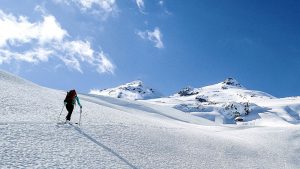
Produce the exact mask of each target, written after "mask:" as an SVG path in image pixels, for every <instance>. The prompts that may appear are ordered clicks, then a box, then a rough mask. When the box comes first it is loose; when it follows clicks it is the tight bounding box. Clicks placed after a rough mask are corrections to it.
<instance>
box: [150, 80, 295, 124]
mask: <svg viewBox="0 0 300 169" xmlns="http://www.w3.org/2000/svg"><path fill="white" fill-rule="evenodd" d="M147 102H152V103H155V104H159V105H167V106H169V107H174V108H176V109H178V110H181V111H183V112H186V113H189V114H193V115H195V116H199V117H203V118H206V119H208V120H211V121H213V122H216V123H221V124H232V123H236V122H235V119H236V118H240V119H243V124H247V125H248V124H251V125H256V126H285V125H291V124H298V123H299V119H300V118H299V113H300V109H299V106H300V98H299V97H294V98H275V97H274V96H271V95H270V94H267V93H264V92H260V91H254V90H247V89H246V88H245V87H243V86H242V85H241V84H240V83H239V82H238V81H237V80H235V79H233V78H228V79H226V80H225V81H223V82H221V83H218V84H214V85H211V86H206V87H202V88H192V87H186V88H183V89H182V90H180V91H179V92H178V93H176V94H175V95H172V96H170V97H167V98H158V99H152V100H149V101H147Z"/></svg>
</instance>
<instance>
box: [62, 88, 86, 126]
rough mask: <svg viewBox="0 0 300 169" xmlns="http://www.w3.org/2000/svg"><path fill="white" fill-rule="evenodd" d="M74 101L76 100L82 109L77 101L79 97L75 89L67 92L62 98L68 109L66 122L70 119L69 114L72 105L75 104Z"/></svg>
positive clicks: (70, 113) (72, 107)
mask: <svg viewBox="0 0 300 169" xmlns="http://www.w3.org/2000/svg"><path fill="white" fill-rule="evenodd" d="M76 101H77V103H78V105H79V106H80V109H82V105H81V104H80V101H79V98H78V96H77V93H76V91H75V89H73V90H70V91H69V92H67V96H66V98H65V100H64V105H65V106H66V108H67V110H68V115H67V116H66V122H70V120H71V115H72V112H73V110H74V105H75V104H76Z"/></svg>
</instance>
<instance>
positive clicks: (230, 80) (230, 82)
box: [222, 77, 243, 87]
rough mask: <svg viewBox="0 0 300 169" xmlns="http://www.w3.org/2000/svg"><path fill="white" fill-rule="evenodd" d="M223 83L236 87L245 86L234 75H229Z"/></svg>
mask: <svg viewBox="0 0 300 169" xmlns="http://www.w3.org/2000/svg"><path fill="white" fill-rule="evenodd" d="M222 84H225V85H228V86H236V87H243V86H242V85H241V84H240V83H239V82H238V81H237V80H235V79H234V78H232V77H229V78H227V79H225V80H224V81H223V82H222Z"/></svg>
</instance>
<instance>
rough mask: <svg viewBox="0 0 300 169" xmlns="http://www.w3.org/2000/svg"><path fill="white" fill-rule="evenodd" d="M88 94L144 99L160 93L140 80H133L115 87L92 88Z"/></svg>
mask: <svg viewBox="0 0 300 169" xmlns="http://www.w3.org/2000/svg"><path fill="white" fill-rule="evenodd" d="M90 94H95V95H101V96H110V97H115V98H125V99H129V100H146V99H154V98H159V97H161V96H162V95H161V94H160V93H159V92H158V91H156V90H155V89H153V88H150V87H146V86H145V85H144V83H143V82H142V81H141V80H135V81H132V82H130V83H126V84H124V85H120V86H118V87H115V88H109V89H104V90H98V89H93V90H91V91H90Z"/></svg>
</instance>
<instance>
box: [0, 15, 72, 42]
mask: <svg viewBox="0 0 300 169" xmlns="http://www.w3.org/2000/svg"><path fill="white" fill-rule="evenodd" d="M0 28H1V31H0V47H3V46H7V45H8V44H10V45H17V44H19V43H20V44H23V43H28V42H31V41H33V40H37V41H38V42H39V43H41V44H45V43H50V42H53V41H62V39H63V38H64V37H65V36H66V35H67V31H65V30H64V29H62V28H61V26H60V24H59V23H58V22H57V21H56V19H55V17H54V16H51V15H49V16H44V17H43V21H42V22H37V23H31V22H29V21H28V19H27V17H25V16H19V17H18V18H17V17H15V16H13V15H12V14H5V13H4V12H3V11H1V10H0Z"/></svg>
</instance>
